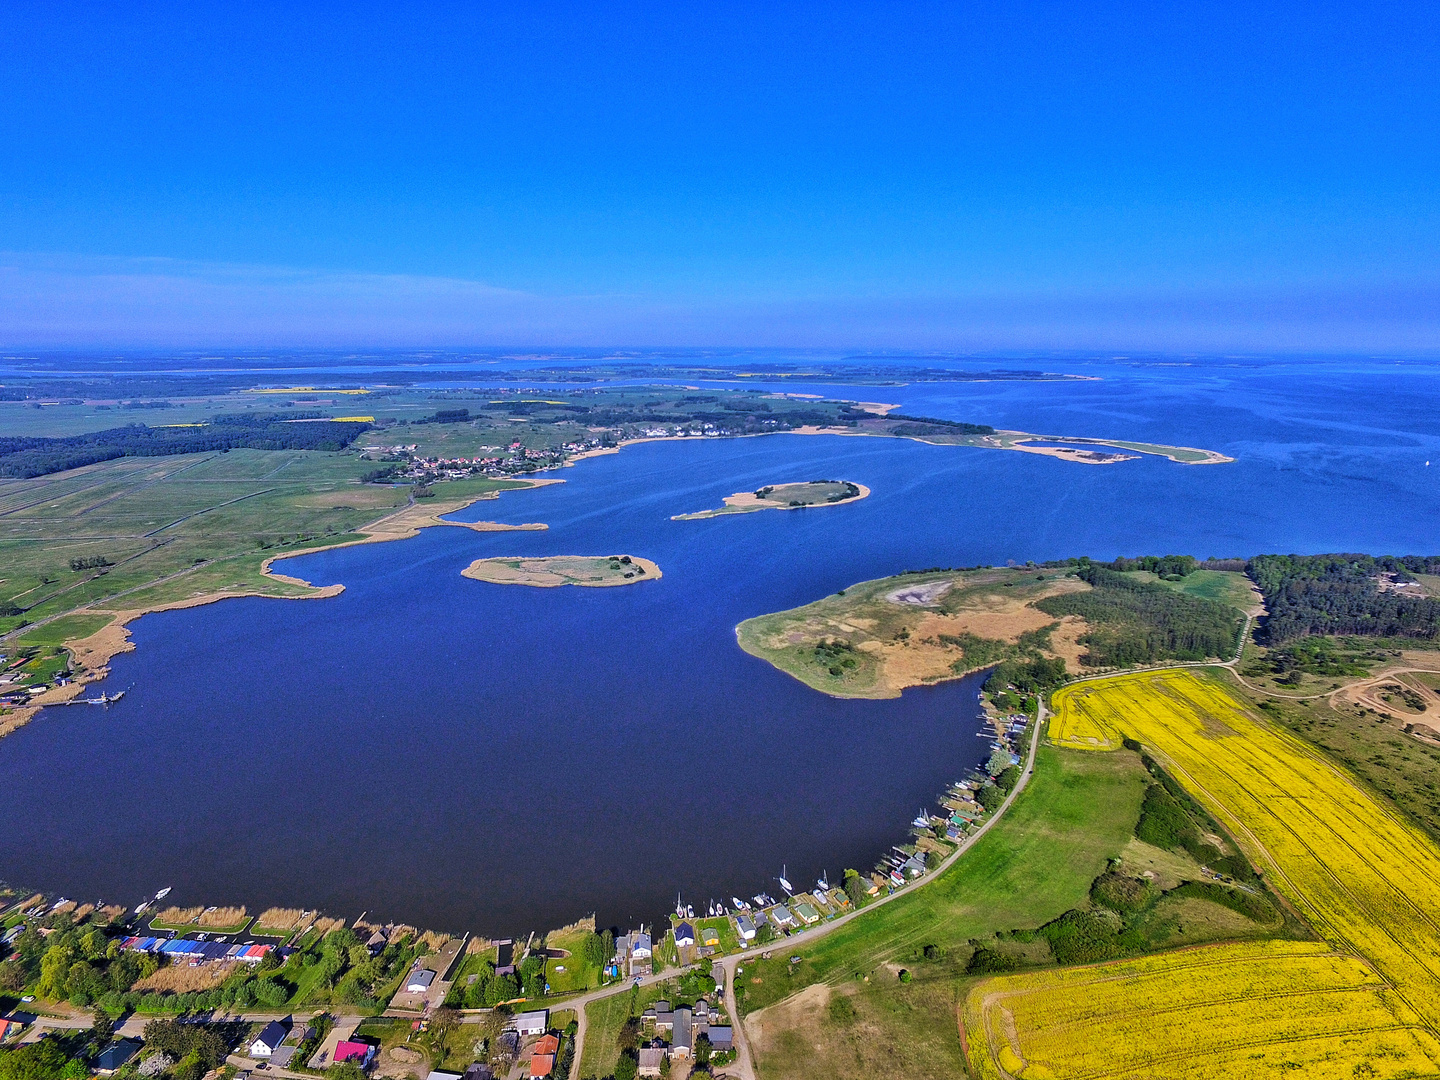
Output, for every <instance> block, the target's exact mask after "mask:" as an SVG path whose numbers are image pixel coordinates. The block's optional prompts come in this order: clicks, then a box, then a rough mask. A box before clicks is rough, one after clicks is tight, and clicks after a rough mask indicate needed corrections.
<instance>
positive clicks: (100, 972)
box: [0, 914, 161, 1008]
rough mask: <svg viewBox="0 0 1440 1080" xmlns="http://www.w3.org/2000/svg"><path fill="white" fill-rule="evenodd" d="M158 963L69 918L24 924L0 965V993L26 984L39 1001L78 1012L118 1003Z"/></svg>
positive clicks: (98, 927) (12, 990) (101, 929)
mask: <svg viewBox="0 0 1440 1080" xmlns="http://www.w3.org/2000/svg"><path fill="white" fill-rule="evenodd" d="M47 924H48V925H47ZM42 930H48V931H49V935H48V936H46V935H44V934H42V933H41V931H42ZM160 963H161V961H160V959H159V958H158V957H156V956H153V955H150V954H148V953H135V952H127V951H124V950H122V949H121V948H120V943H119V941H117V940H116V939H114V938H112V937H110V936H109V935H108V934H107V933H106V931H105V929H104V927H102V926H98V925H83V924H82V925H78V926H77V925H75V924H74V922H73V920H71V918H70V916H69V915H68V914H60V915H56V916H51V917H49V918H47V919H44V920H38V921H37V922H35V923H33V924H30V925H27V926H26V928H25V930H24V931H23V932H22V933H21V934H20V936H19V937H18V938H16V940H15V946H14V952H13V953H12V955H11V958H10V959H8V960H6V961H4V962H0V991H3V992H8V993H17V992H19V991H20V990H22V989H23V988H25V987H27V986H29V987H33V989H34V993H35V995H36V996H37V997H39V998H42V999H43V1000H46V1001H68V1002H69V1003H70V1004H72V1005H74V1006H76V1007H77V1008H85V1007H87V1006H89V1005H90V1004H91V1003H93V1002H96V1001H101V1000H112V999H113V1000H115V1001H116V1002H117V1003H118V1002H119V1001H120V997H121V995H123V994H125V993H126V992H127V991H129V990H130V987H131V986H133V985H134V984H135V983H136V982H137V981H139V980H141V979H144V978H146V977H147V976H149V975H151V974H153V973H154V972H155V971H156V970H157V969H158V968H159V966H160Z"/></svg>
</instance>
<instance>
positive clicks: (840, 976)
mask: <svg viewBox="0 0 1440 1080" xmlns="http://www.w3.org/2000/svg"><path fill="white" fill-rule="evenodd" d="M1145 784H1146V774H1145V772H1144V770H1143V769H1142V767H1141V766H1140V763H1139V758H1138V757H1137V756H1136V755H1134V754H1131V753H1128V752H1124V751H1122V752H1118V753H1114V754H1093V753H1083V752H1072V751H1064V750H1059V749H1056V748H1053V747H1047V746H1042V747H1041V748H1040V751H1039V754H1038V756H1037V760H1036V774H1035V777H1034V778H1033V779H1032V780H1031V782H1030V784H1029V786H1028V787H1027V788H1026V790H1025V792H1024V793H1023V794H1022V796H1021V797H1020V798H1019V799H1018V800H1017V801H1016V802H1015V804H1014V805H1013V806H1012V807H1011V808H1010V809H1009V810H1008V811H1006V813H1005V816H1004V817H1003V818H1001V819H1000V821H999V822H997V824H996V825H995V827H994V828H992V829H991V830H990V832H988V833H987V834H986V835H985V837H984V838H983V839H982V840H980V841H979V842H978V843H977V844H976V845H975V847H973V848H972V849H971V850H970V851H969V852H968V853H967V854H966V855H965V856H964V857H963V858H961V859H960V861H959V862H958V863H956V864H955V865H953V866H952V867H951V868H950V869H948V870H947V871H946V872H945V873H944V874H943V875H941V876H940V877H939V878H938V879H937V880H935V881H934V882H932V883H931V884H929V885H927V886H926V887H924V888H922V889H918V890H916V891H915V892H913V893H910V894H907V895H906V896H904V897H902V898H901V899H899V900H895V901H892V902H890V903H888V904H885V905H884V906H882V907H879V908H876V909H875V910H874V911H872V912H870V913H868V914H866V915H863V916H861V917H860V918H857V919H855V920H853V921H851V922H850V923H848V924H847V925H845V926H844V927H842V928H840V929H838V930H836V931H834V932H833V933H831V934H828V935H826V936H825V937H823V938H821V939H820V940H819V941H818V942H816V943H815V944H813V945H809V946H805V947H803V948H799V949H787V948H786V947H785V945H784V943H783V942H777V943H776V945H775V946H774V950H773V951H774V955H773V957H772V958H771V959H770V960H768V961H765V960H757V961H753V962H749V963H747V964H746V965H744V967H745V972H744V974H743V975H741V976H740V977H739V978H738V979H737V980H736V985H737V989H740V988H742V987H743V990H742V992H741V998H740V1005H741V1010H742V1012H745V1013H747V1014H748V1013H752V1012H754V1011H756V1010H758V1009H760V1008H763V1007H764V1006H767V1005H772V1004H774V1003H776V1002H779V1001H781V1000H782V999H784V998H788V997H790V996H791V995H793V994H795V993H796V992H797V991H799V990H801V989H804V988H805V987H807V986H811V985H813V984H816V983H821V982H824V983H827V984H830V986H832V987H837V986H838V987H841V988H843V989H845V990H846V991H847V994H848V996H851V997H852V998H853V1003H852V1004H853V1006H854V1009H855V1010H856V1015H857V1016H858V1017H859V1020H853V1019H852V1020H851V1021H849V1022H846V1023H840V1022H834V1023H832V1022H831V1021H830V1020H829V1019H827V1018H826V1017H828V1013H827V1014H825V1016H821V1017H819V1018H818V1019H815V1020H814V1023H811V1022H810V1019H807V1017H806V1016H805V1015H800V1016H799V1017H798V1019H797V1018H796V1017H791V1016H789V1015H788V1013H789V1012H790V1011H793V1010H791V1009H790V1007H789V1006H787V1007H786V1009H785V1010H784V1012H785V1013H786V1015H785V1016H784V1017H783V1019H784V1021H785V1022H784V1023H783V1024H779V1025H777V1026H779V1027H782V1028H784V1029H785V1030H786V1031H788V1032H790V1034H791V1035H795V1036H796V1037H795V1038H791V1037H790V1035H786V1036H783V1037H781V1036H777V1038H776V1039H775V1041H774V1042H773V1045H769V1049H768V1050H767V1051H766V1052H765V1053H762V1054H760V1055H758V1057H757V1065H758V1066H759V1068H760V1071H761V1073H762V1075H763V1076H766V1077H770V1076H774V1077H786V1078H791V1077H796V1078H805V1077H817V1078H818V1077H826V1078H829V1077H837V1076H869V1075H878V1074H879V1073H882V1072H890V1071H894V1069H893V1068H892V1064H893V1063H887V1062H886V1061H885V1060H882V1059H878V1058H873V1057H872V1051H875V1050H876V1048H879V1047H899V1046H903V1047H906V1048H907V1053H912V1052H913V1053H914V1054H916V1055H918V1057H917V1058H916V1059H915V1060H914V1061H912V1062H910V1063H909V1064H908V1065H907V1066H906V1068H905V1069H903V1070H900V1072H903V1073H905V1074H907V1075H919V1076H940V1075H963V1072H964V1065H963V1062H962V1060H961V1054H960V1044H959V1039H958V1037H957V1035H956V1027H955V1014H954V1002H955V1001H956V1000H958V999H957V997H956V995H957V994H958V993H959V990H958V980H959V979H960V978H961V977H962V976H963V971H964V964H965V961H966V960H967V959H968V956H969V953H970V951H971V950H970V948H969V945H968V942H969V941H970V939H972V938H976V937H984V936H988V935H991V934H993V933H995V932H996V931H998V930H1010V929H1014V928H1017V927H1033V926H1039V925H1041V924H1043V923H1045V922H1048V921H1049V920H1050V919H1053V918H1055V917H1056V916H1058V915H1060V914H1061V913H1063V912H1064V911H1066V910H1068V909H1070V908H1072V907H1075V906H1077V905H1080V904H1082V903H1084V902H1085V900H1086V896H1087V894H1088V891H1089V888H1090V883H1091V882H1092V881H1093V880H1094V879H1095V877H1096V876H1097V875H1098V874H1099V873H1100V872H1101V871H1102V870H1103V869H1104V867H1105V862H1106V860H1107V859H1108V858H1110V857H1111V856H1113V855H1115V854H1117V853H1118V852H1119V851H1120V849H1121V848H1123V847H1124V846H1125V844H1126V842H1127V841H1128V840H1129V839H1130V837H1131V835H1132V833H1133V830H1134V827H1135V822H1136V820H1137V818H1138V817H1139V808H1140V800H1141V798H1142V796H1143V793H1144V789H1145ZM927 945H936V946H939V947H940V949H941V950H942V951H943V954H944V955H943V957H942V958H940V959H936V960H930V961H921V960H917V959H916V958H917V956H918V955H919V954H920V953H921V951H922V950H923V949H924V947H925V946H927ZM797 955H798V956H800V957H801V961H800V962H799V963H798V964H791V963H790V962H789V960H790V957H792V956H797ZM887 965H889V966H887ZM894 965H900V966H904V967H906V968H907V969H908V970H911V971H912V972H913V974H914V980H913V981H912V982H910V983H908V984H901V983H900V982H899V980H898V979H897V978H896V976H895V971H894V970H893V968H894ZM867 978H868V980H869V981H868V982H866V981H865V980H866V979H867ZM800 1011H801V1013H802V1014H803V1012H804V1010H800ZM762 1019H764V1018H762ZM776 1019H777V1020H779V1019H782V1017H776ZM942 1020H943V1023H942ZM937 1023H938V1024H940V1025H941V1026H940V1028H939V1029H937V1028H936V1027H935V1025H936V1024H937ZM855 1024H860V1027H859V1028H856V1027H855V1026H854V1025H855ZM861 1029H863V1030H864V1032H865V1036H864V1038H863V1039H862V1038H858V1037H857V1038H853V1039H852V1038H851V1037H850V1035H851V1034H855V1033H857V1032H858V1031H859V1030H861ZM898 1074H900V1073H898V1072H897V1075H898Z"/></svg>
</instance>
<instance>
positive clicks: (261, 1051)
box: [250, 1020, 290, 1058]
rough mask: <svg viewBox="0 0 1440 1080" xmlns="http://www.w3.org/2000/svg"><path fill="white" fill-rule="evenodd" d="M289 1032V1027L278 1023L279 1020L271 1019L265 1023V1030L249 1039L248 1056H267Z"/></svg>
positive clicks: (277, 1047)
mask: <svg viewBox="0 0 1440 1080" xmlns="http://www.w3.org/2000/svg"><path fill="white" fill-rule="evenodd" d="M289 1034H290V1029H289V1028H287V1027H286V1026H285V1025H284V1024H282V1023H280V1021H279V1020H271V1021H270V1023H268V1024H266V1025H265V1030H263V1031H262V1032H260V1034H259V1035H256V1036H255V1038H254V1039H252V1040H251V1041H250V1056H251V1057H255V1058H268V1057H269V1056H270V1055H271V1054H273V1053H275V1051H276V1050H279V1049H280V1044H281V1043H283V1042H284V1041H285V1037H286V1036H287V1035H289Z"/></svg>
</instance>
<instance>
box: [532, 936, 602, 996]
mask: <svg viewBox="0 0 1440 1080" xmlns="http://www.w3.org/2000/svg"><path fill="white" fill-rule="evenodd" d="M589 936H590V931H589V930H588V929H581V930H573V931H571V932H569V933H563V934H562V933H553V934H549V935H547V936H546V938H545V947H546V948H547V949H564V950H565V951H566V952H568V953H569V954H570V955H569V956H567V957H565V958H564V959H550V960H546V961H545V978H546V979H547V980H548V981H549V983H550V996H552V997H554V996H558V995H560V994H573V993H576V992H578V991H581V990H588V989H590V988H591V987H592V986H599V985H600V965H599V964H594V965H589V964H586V963H585V961H584V959H583V958H582V957H581V955H580V949H581V946H582V945H583V944H584V942H585V939H586V938H587V937H589ZM562 967H563V968H564V969H565V970H564V971H561V970H559V969H560V968H562Z"/></svg>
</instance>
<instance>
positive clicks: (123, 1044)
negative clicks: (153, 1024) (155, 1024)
mask: <svg viewBox="0 0 1440 1080" xmlns="http://www.w3.org/2000/svg"><path fill="white" fill-rule="evenodd" d="M4 1024H5V1021H3V1020H0V1029H3V1026H4ZM140 1046H141V1042H140V1040H139V1039H116V1040H115V1041H114V1042H112V1043H111V1044H110V1045H109V1046H107V1047H105V1049H104V1050H101V1051H100V1053H99V1054H97V1055H96V1057H95V1060H94V1062H92V1063H91V1065H90V1067H91V1068H92V1069H94V1070H95V1071H96V1072H97V1073H99V1074H100V1075H101V1076H109V1075H110V1074H111V1073H113V1072H114V1071H115V1070H116V1069H118V1068H120V1066H121V1065H124V1064H125V1063H126V1062H127V1061H129V1060H130V1059H131V1058H132V1057H134V1056H135V1052H136V1051H137V1050H139V1049H140Z"/></svg>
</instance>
